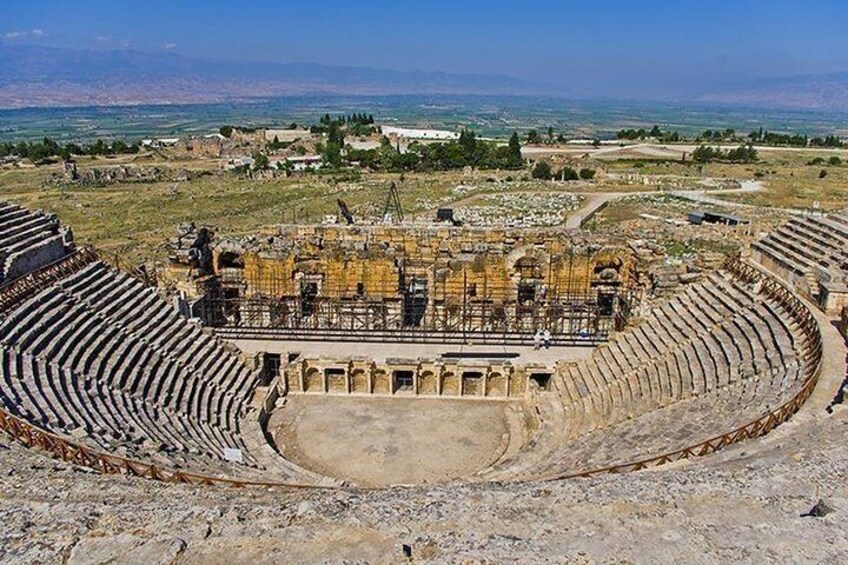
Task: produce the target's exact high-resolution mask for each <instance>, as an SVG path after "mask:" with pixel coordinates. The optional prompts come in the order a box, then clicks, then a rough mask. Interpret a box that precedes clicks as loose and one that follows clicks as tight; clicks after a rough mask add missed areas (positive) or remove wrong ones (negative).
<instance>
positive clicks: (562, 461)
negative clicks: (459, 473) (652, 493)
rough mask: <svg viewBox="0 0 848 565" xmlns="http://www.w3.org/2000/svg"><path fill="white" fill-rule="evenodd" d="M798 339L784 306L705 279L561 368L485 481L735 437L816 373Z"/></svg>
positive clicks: (726, 276) (720, 278)
mask: <svg viewBox="0 0 848 565" xmlns="http://www.w3.org/2000/svg"><path fill="white" fill-rule="evenodd" d="M808 341H809V340H808V338H807V337H806V335H805V333H804V332H803V331H801V328H800V324H799V321H798V320H796V319H795V316H794V314H793V313H792V312H790V311H789V309H788V308H787V306H786V305H785V304H782V303H781V302H780V301H779V300H776V299H774V298H773V297H770V296H767V295H766V294H765V293H763V292H762V291H761V289H760V288H758V287H757V286H752V287H749V286H748V285H745V284H743V283H741V282H740V281H738V280H737V279H735V278H734V277H733V276H731V274H730V273H727V272H724V273H722V274H715V275H711V276H710V277H708V278H707V279H706V280H705V281H703V282H699V283H695V284H692V285H689V286H688V287H687V288H686V289H685V290H684V291H683V292H681V293H679V294H678V295H677V296H675V297H673V298H671V299H670V300H668V301H666V302H665V303H663V304H661V305H659V306H657V307H655V308H653V309H652V310H651V311H650V312H648V314H647V315H645V316H644V318H643V319H642V320H641V321H640V322H639V323H638V325H636V326H635V327H633V328H632V329H629V330H627V331H624V332H622V333H620V334H618V335H617V336H616V337H615V338H614V339H613V340H612V341H611V342H610V343H609V344H606V345H602V346H600V347H598V348H597V349H596V350H595V351H594V352H593V354H592V355H591V357H589V358H588V359H587V360H585V361H582V362H580V363H574V364H566V365H561V366H560V367H559V369H558V371H557V372H556V374H555V377H554V379H553V381H552V383H553V387H552V389H553V391H552V392H550V393H541V394H540V395H539V401H538V403H537V405H536V411H537V413H538V414H539V420H540V426H539V430H538V432H537V433H536V434H535V435H534V437H533V438H531V440H530V441H529V442H528V444H527V445H525V447H524V448H523V449H522V450H521V451H519V452H518V453H517V454H516V455H515V456H514V457H512V458H511V459H509V460H507V461H504V462H501V463H500V464H499V465H497V466H496V467H495V468H493V469H490V470H488V471H486V472H484V473H483V476H484V477H486V478H493V479H507V478H519V477H520V478H531V477H547V476H562V475H568V474H578V473H581V472H586V471H590V470H593V469H601V468H604V467H607V466H612V465H617V464H621V463H625V462H630V461H639V460H642V459H647V458H650V457H656V456H660V455H662V454H664V453H670V452H673V451H675V450H678V449H683V448H686V447H688V446H692V445H696V444H698V443H700V442H703V441H705V440H708V439H710V438H713V437H715V436H716V435H719V434H723V433H726V432H730V431H733V430H735V429H737V428H739V427H740V426H742V425H743V424H746V423H748V422H750V421H752V420H755V419H756V418H758V417H760V416H762V415H763V414H766V413H768V412H769V411H771V410H774V409H776V408H777V407H778V406H780V405H781V404H782V403H784V402H786V401H787V400H789V399H791V398H793V397H794V396H795V395H796V394H797V393H798V391H799V390H800V388H801V387H802V386H803V384H804V383H805V376H806V375H808V374H809V372H808V371H809V370H810V368H811V364H813V363H815V359H813V358H812V356H811V355H810V351H811V347H812V346H811V344H810V343H808Z"/></svg>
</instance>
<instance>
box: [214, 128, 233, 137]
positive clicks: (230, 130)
mask: <svg viewBox="0 0 848 565" xmlns="http://www.w3.org/2000/svg"><path fill="white" fill-rule="evenodd" d="M218 133H220V134H221V135H223V136H224V137H230V136H231V135H233V126H221V127H220V128H218Z"/></svg>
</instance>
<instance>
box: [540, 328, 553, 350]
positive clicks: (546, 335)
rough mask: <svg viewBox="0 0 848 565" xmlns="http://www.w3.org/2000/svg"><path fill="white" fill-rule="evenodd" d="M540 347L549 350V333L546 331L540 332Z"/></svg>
mask: <svg viewBox="0 0 848 565" xmlns="http://www.w3.org/2000/svg"><path fill="white" fill-rule="evenodd" d="M542 345H544V346H545V349H550V348H551V332H550V331H549V330H547V329H545V331H543V332H542Z"/></svg>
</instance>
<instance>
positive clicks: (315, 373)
mask: <svg viewBox="0 0 848 565" xmlns="http://www.w3.org/2000/svg"><path fill="white" fill-rule="evenodd" d="M303 392H324V376H323V375H322V374H321V371H320V369H318V368H317V367H311V368H310V369H308V370H307V371H306V375H304V377H303Z"/></svg>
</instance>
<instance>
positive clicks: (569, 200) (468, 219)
mask: <svg viewBox="0 0 848 565" xmlns="http://www.w3.org/2000/svg"><path fill="white" fill-rule="evenodd" d="M483 200H484V202H485V204H483V205H478V206H460V207H459V208H457V209H456V211H455V213H456V216H457V218H458V219H460V220H461V221H462V222H463V223H465V224H467V225H470V226H510V227H538V226H558V225H561V224H563V223H564V222H565V219H566V217H567V214H568V213H569V212H572V211H574V210H576V209H577V208H578V207H579V205H580V201H581V198H580V197H579V196H576V195H574V194H565V193H547V194H545V193H541V194H540V193H513V194H488V195H486V196H484V197H483Z"/></svg>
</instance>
